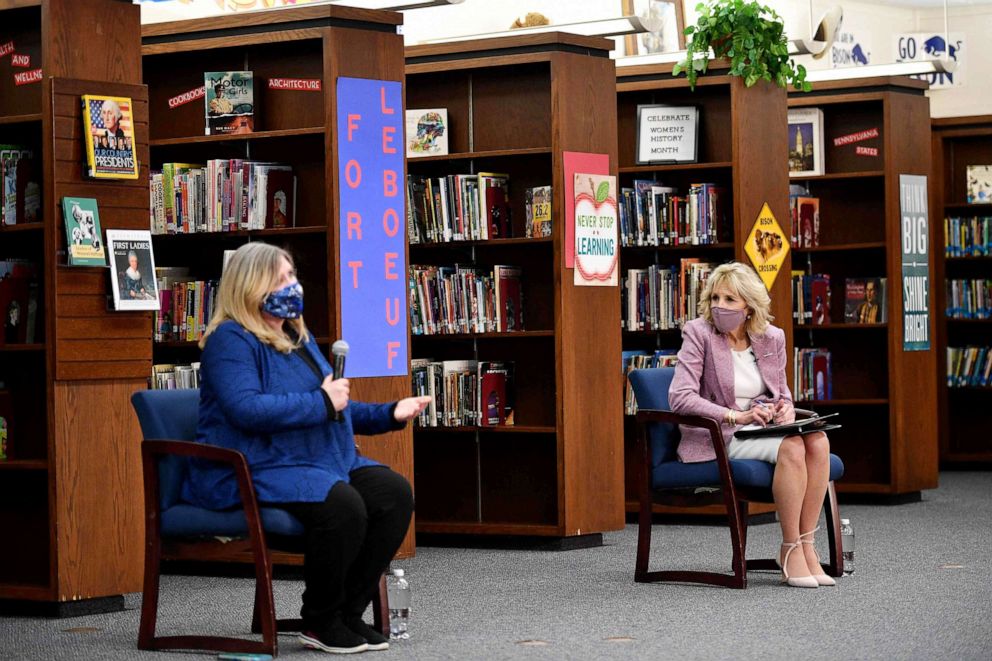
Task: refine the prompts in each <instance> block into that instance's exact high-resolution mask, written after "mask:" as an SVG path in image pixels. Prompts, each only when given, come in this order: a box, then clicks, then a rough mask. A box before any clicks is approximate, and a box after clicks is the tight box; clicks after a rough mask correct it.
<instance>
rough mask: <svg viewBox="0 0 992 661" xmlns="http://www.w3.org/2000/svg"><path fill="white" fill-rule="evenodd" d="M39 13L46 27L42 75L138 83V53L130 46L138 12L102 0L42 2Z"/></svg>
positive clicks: (138, 24) (133, 43) (135, 34)
mask: <svg viewBox="0 0 992 661" xmlns="http://www.w3.org/2000/svg"><path fill="white" fill-rule="evenodd" d="M42 12H43V14H44V17H43V24H44V25H45V27H46V28H47V29H50V30H51V31H52V32H51V34H50V35H48V34H47V33H46V34H43V35H42V36H43V38H44V39H45V44H46V45H45V49H44V51H45V52H44V56H43V61H44V69H45V75H46V76H59V77H63V78H81V79H85V80H103V81H107V82H112V83H131V84H138V83H140V82H141V53H140V52H139V50H138V49H137V48H136V47H135V46H136V42H137V38H138V34H139V32H140V30H141V15H140V12H138V11H135V8H134V7H128V6H127V3H122V2H108V1H107V0H45V3H44V5H43V7H42ZM69 26H72V28H71V29H67V28H68V27H69Z"/></svg>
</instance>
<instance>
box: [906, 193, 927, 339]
mask: <svg viewBox="0 0 992 661" xmlns="http://www.w3.org/2000/svg"><path fill="white" fill-rule="evenodd" d="M899 226H900V235H901V237H902V328H903V334H902V349H903V351H928V350H929V349H930V245H929V241H928V237H929V231H930V229H929V228H930V222H929V213H928V211H927V178H926V177H924V176H921V175H912V174H901V175H899Z"/></svg>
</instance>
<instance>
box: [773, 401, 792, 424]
mask: <svg viewBox="0 0 992 661" xmlns="http://www.w3.org/2000/svg"><path fill="white" fill-rule="evenodd" d="M773 420H774V421H775V424H776V425H781V424H785V423H789V422H795V421H796V409H795V407H794V406H793V405H792V402H790V401H788V400H785V399H780V400H778V401H777V402H776V403H775V417H774V418H773Z"/></svg>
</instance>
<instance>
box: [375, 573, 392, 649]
mask: <svg viewBox="0 0 992 661" xmlns="http://www.w3.org/2000/svg"><path fill="white" fill-rule="evenodd" d="M372 628H373V629H375V630H376V631H378V632H380V633H381V634H382V635H383V636H385V637H386V638H389V593H387V592H386V575H385V574H383V575H382V576H380V577H379V589H378V590H376V593H375V594H374V595H372Z"/></svg>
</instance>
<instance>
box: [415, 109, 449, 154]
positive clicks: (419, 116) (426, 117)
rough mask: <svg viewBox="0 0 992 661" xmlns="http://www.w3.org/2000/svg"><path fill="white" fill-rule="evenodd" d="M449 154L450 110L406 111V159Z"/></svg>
mask: <svg viewBox="0 0 992 661" xmlns="http://www.w3.org/2000/svg"><path fill="white" fill-rule="evenodd" d="M447 153H448V109H447V108H426V109H419V110H418V109H413V110H407V111H406V157H407V158H421V157H424V156H443V155H445V154H447Z"/></svg>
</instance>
